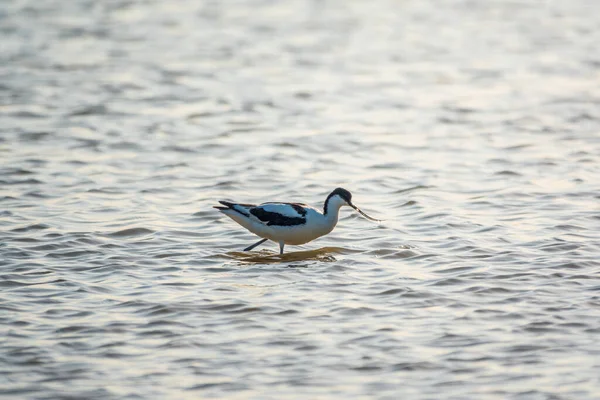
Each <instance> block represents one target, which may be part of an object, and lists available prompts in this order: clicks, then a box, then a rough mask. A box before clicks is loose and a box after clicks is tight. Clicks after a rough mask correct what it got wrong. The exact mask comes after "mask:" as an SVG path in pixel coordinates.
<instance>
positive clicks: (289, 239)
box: [215, 188, 376, 254]
mask: <svg viewBox="0 0 600 400" xmlns="http://www.w3.org/2000/svg"><path fill="white" fill-rule="evenodd" d="M351 199H352V195H351V194H350V192H348V191H347V190H346V189H342V188H337V189H335V190H334V191H333V192H331V193H330V194H329V196H327V199H326V200H325V204H324V206H323V212H322V213H321V212H320V211H319V210H317V209H315V208H313V207H310V206H307V205H306V204H300V203H263V204H260V205H258V206H256V205H254V204H243V203H232V202H229V201H219V203H221V204H222V205H223V206H224V207H223V206H216V207H215V208H217V209H218V210H219V211H221V212H222V213H223V214H225V215H227V216H228V217H230V218H231V219H233V220H234V221H235V222H237V223H238V224H240V225H241V226H243V227H244V228H246V229H248V230H249V231H250V232H252V233H254V234H255V235H257V236H260V237H261V238H263V239H261V240H260V241H259V242H258V243H255V244H253V245H252V246H249V247H247V248H246V249H244V250H252V249H253V248H255V247H256V246H258V245H260V244H261V243H263V242H265V241H266V240H272V241H274V242H277V243H279V249H280V253H281V254H283V247H284V245H286V244H291V245H299V244H304V243H308V242H310V241H312V240H315V239H316V238H318V237H321V236H323V235H326V234H328V233H329V232H331V231H332V230H333V228H335V226H336V224H337V222H338V216H339V213H340V208H341V207H342V206H349V207H352V208H354V209H355V210H356V211H358V212H359V213H360V214H362V215H363V216H365V217H366V218H369V219H371V220H373V218H371V217H369V216H368V215H366V214H365V213H364V212H362V211H361V210H359V209H358V208H357V207H356V206H355V205H354V204H352V201H351ZM375 221H376V220H375Z"/></svg>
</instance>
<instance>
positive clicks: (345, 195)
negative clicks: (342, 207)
mask: <svg viewBox="0 0 600 400" xmlns="http://www.w3.org/2000/svg"><path fill="white" fill-rule="evenodd" d="M336 194H337V195H338V196H340V197H341V198H342V199H344V200H346V202H347V203H350V201H351V200H352V193H350V192H349V191H347V190H346V189H343V188H337V189H335V190H334V191H333V192H331V193H329V196H327V197H332V196H335V195H336Z"/></svg>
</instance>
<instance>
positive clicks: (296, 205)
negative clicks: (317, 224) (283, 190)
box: [261, 201, 307, 217]
mask: <svg viewBox="0 0 600 400" xmlns="http://www.w3.org/2000/svg"><path fill="white" fill-rule="evenodd" d="M263 204H285V205H288V206H290V207H292V208H293V209H294V211H296V212H297V213H298V214H299V215H300V216H302V217H304V216H306V208H305V207H306V206H307V205H306V204H303V203H282V202H280V201H270V202H268V203H263ZM263 204H261V205H263Z"/></svg>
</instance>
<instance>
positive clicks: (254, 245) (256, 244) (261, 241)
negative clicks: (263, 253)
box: [244, 239, 269, 251]
mask: <svg viewBox="0 0 600 400" xmlns="http://www.w3.org/2000/svg"><path fill="white" fill-rule="evenodd" d="M267 240H269V239H260V240H259V241H258V242H256V243H254V244H253V245H252V246H248V247H246V248H245V249H244V251H250V250H252V249H253V248H255V247H256V246H260V245H261V244H263V243H264V242H266V241H267Z"/></svg>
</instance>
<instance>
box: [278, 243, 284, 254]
mask: <svg viewBox="0 0 600 400" xmlns="http://www.w3.org/2000/svg"><path fill="white" fill-rule="evenodd" d="M283 246H285V243H283V242H279V255H281V254H283Z"/></svg>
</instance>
